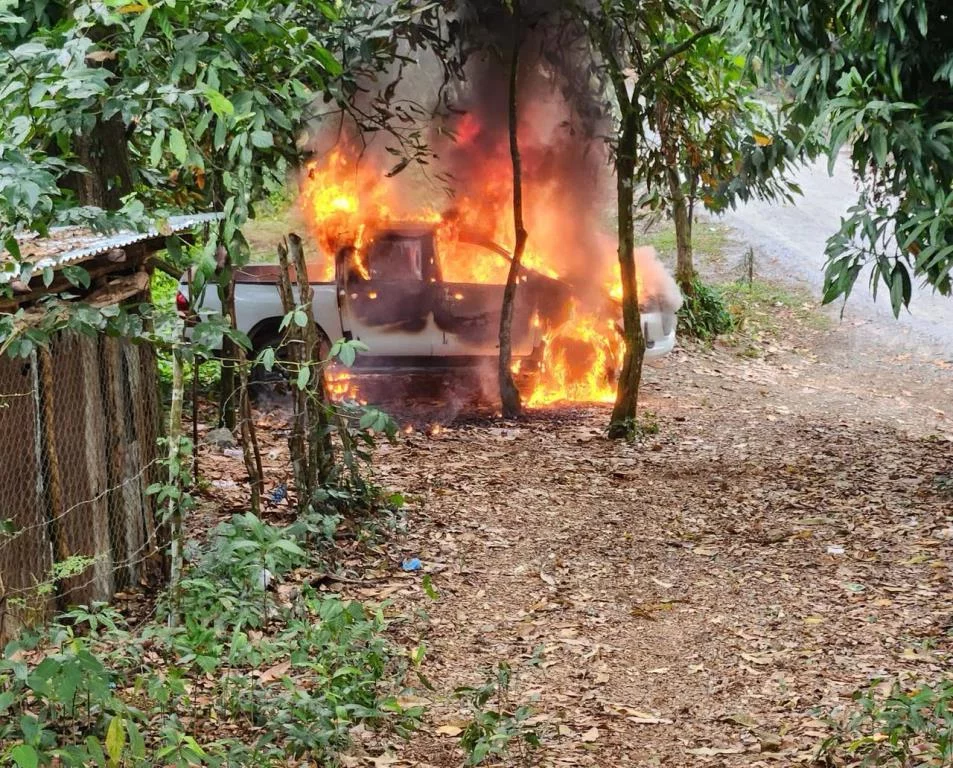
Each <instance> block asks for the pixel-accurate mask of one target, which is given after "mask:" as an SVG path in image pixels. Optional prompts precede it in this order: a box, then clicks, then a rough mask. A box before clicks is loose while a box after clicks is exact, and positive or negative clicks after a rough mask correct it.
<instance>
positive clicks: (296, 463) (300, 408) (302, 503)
mask: <svg viewBox="0 0 953 768" xmlns="http://www.w3.org/2000/svg"><path fill="white" fill-rule="evenodd" d="M278 263H279V265H280V266H281V269H280V270H279V271H278V293H279V295H280V296H281V307H282V309H283V310H284V313H285V315H287V314H288V313H289V312H293V311H294V310H295V298H294V291H293V290H292V287H291V270H290V265H289V261H288V244H287V240H282V242H280V243H279V244H278ZM295 329H296V326H295V324H294V323H291V324H289V326H288V332H287V337H288V340H289V342H290V343H289V345H288V354H287V358H288V362H289V363H290V365H289V371H290V374H291V376H297V373H298V370H299V369H300V367H301V363H302V357H303V353H302V350H301V346H302V345H301V344H300V343H298V338H297V337H298V333H297V331H296V330H295ZM289 386H290V387H291V393H292V398H293V399H292V408H293V411H292V417H291V431H290V433H289V435H288V451H289V453H290V454H291V470H292V472H293V474H294V482H295V491H296V492H297V497H298V514H299V515H301V514H304V513H305V512H307V511H308V506H309V505H310V504H311V491H312V486H313V485H314V483H313V481H312V477H313V474H314V470H312V469H311V467H310V466H309V462H308V456H309V454H308V450H307V446H306V444H305V435H306V434H307V421H308V404H307V395H306V393H305V391H304V390H303V389H301V388H299V387H298V386H297V385H296V384H295V383H294V382H289Z"/></svg>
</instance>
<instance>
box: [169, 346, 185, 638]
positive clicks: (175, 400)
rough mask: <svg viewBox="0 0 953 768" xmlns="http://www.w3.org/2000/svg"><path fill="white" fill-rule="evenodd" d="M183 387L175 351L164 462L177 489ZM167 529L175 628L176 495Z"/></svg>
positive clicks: (179, 565) (178, 527)
mask: <svg viewBox="0 0 953 768" xmlns="http://www.w3.org/2000/svg"><path fill="white" fill-rule="evenodd" d="M184 388H185V385H184V381H183V375H182V357H181V356H180V355H179V351H178V349H173V350H172V402H171V404H170V405H169V431H168V433H167V434H166V439H167V440H168V444H167V445H168V453H167V455H166V459H167V461H168V467H169V473H168V483H169V485H170V486H174V487H175V488H179V487H180V486H181V482H180V480H181V473H180V468H179V437H180V436H181V434H182V397H183V390H184ZM169 527H170V528H171V531H170V544H171V546H170V553H169V594H170V595H171V600H170V604H171V609H170V611H169V626H173V627H174V626H175V625H176V624H177V623H178V619H179V608H178V605H179V597H178V590H179V581H180V580H181V578H182V541H183V536H184V534H183V531H182V504H181V499H179V498H178V495H177V494H170V496H169Z"/></svg>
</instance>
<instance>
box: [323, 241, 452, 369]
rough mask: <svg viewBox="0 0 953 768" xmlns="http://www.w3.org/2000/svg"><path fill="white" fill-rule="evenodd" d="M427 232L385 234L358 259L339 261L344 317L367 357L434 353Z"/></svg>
mask: <svg viewBox="0 0 953 768" xmlns="http://www.w3.org/2000/svg"><path fill="white" fill-rule="evenodd" d="M430 251H432V245H430V239H429V238H428V237H426V236H424V235H418V236H414V235H407V234H403V233H389V234H383V235H380V236H378V237H376V238H375V239H373V240H372V241H371V242H370V243H368V245H367V247H366V248H365V249H364V251H363V253H362V254H361V259H358V258H357V254H356V252H355V253H353V254H352V258H351V259H347V260H343V262H342V261H339V265H338V269H339V271H340V272H341V273H342V274H339V275H338V278H339V280H340V281H341V284H342V287H341V292H342V299H343V301H342V304H341V310H342V321H344V323H345V325H346V327H347V328H348V329H349V330H350V332H351V335H352V337H353V338H355V339H359V340H360V341H362V342H364V343H365V344H366V345H367V347H368V351H367V352H365V353H364V354H365V356H367V357H402V358H412V357H430V356H431V355H432V354H433V340H434V337H435V334H436V328H435V326H434V324H433V318H432V315H433V311H432V307H431V305H432V303H433V302H432V299H431V297H432V295H433V293H434V289H435V287H436V286H435V285H433V284H432V283H431V282H430V281H429V280H427V279H426V273H427V269H426V267H427V263H428V259H431V258H432V254H431V253H430Z"/></svg>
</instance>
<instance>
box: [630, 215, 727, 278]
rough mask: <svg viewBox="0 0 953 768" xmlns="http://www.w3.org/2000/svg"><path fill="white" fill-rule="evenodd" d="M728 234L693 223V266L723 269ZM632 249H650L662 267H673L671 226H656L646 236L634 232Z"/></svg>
mask: <svg viewBox="0 0 953 768" xmlns="http://www.w3.org/2000/svg"><path fill="white" fill-rule="evenodd" d="M730 233H731V230H730V229H729V228H728V227H726V226H724V225H722V224H717V223H712V222H708V221H697V222H695V226H694V228H693V230H692V252H693V255H694V260H695V266H696V267H698V266H699V265H704V266H705V267H709V268H715V269H719V268H722V267H724V265H725V262H726V259H727V251H728V248H729V246H730V245H731V242H732V241H731V237H730ZM635 241H636V245H651V246H652V247H653V248H655V250H656V251H658V255H659V258H661V259H662V261H663V262H665V263H666V264H674V263H675V252H676V244H675V226H674V225H673V224H672V222H670V221H663V222H660V223H659V224H658V225H656V226H653V227H652V228H651V229H649V231H648V232H639V231H637V232H636V236H635Z"/></svg>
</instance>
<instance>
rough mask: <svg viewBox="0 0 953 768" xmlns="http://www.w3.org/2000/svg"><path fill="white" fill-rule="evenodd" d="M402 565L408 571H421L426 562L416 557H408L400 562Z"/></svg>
mask: <svg viewBox="0 0 953 768" xmlns="http://www.w3.org/2000/svg"><path fill="white" fill-rule="evenodd" d="M400 567H401V568H402V569H403V570H405V571H407V572H408V573H413V572H414V571H419V570H420V569H421V568H423V567H424V564H423V563H422V562H420V560H419V559H418V558H416V557H411V558H408V559H407V560H404V562H402V563H401V564H400Z"/></svg>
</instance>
